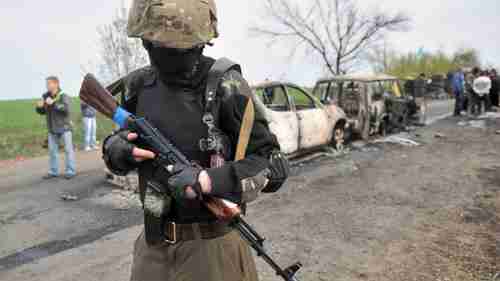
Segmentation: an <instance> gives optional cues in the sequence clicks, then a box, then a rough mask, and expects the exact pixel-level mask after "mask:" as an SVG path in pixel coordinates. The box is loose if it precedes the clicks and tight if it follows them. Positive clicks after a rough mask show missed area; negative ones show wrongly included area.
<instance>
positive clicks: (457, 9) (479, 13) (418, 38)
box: [0, 0, 500, 99]
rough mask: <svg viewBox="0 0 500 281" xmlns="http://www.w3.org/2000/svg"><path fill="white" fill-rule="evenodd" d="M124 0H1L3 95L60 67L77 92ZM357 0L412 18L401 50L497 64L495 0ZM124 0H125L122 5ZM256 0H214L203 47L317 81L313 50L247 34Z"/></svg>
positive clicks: (254, 76) (397, 38)
mask: <svg viewBox="0 0 500 281" xmlns="http://www.w3.org/2000/svg"><path fill="white" fill-rule="evenodd" d="M298 1H309V0H298ZM121 2H122V1H121V0H105V1H103V0H86V1H66V0H45V1H39V0H17V1H1V3H0V44H1V46H2V47H1V48H2V49H1V52H0V62H1V68H0V81H1V82H2V83H1V84H2V87H1V90H0V99H20V98H31V97H38V96H40V95H41V93H42V92H43V91H44V87H45V86H44V83H45V81H44V78H45V77H46V76H48V75H58V76H59V77H60V78H61V80H62V86H63V88H64V89H65V91H66V92H67V93H69V94H71V95H77V94H78V90H79V84H80V82H81V79H82V76H83V73H82V70H81V66H82V65H86V64H88V63H89V61H93V60H95V57H96V50H97V48H96V46H95V45H96V42H97V35H96V28H97V27H98V26H99V25H102V24H105V23H108V22H109V21H110V19H111V18H112V17H113V15H114V13H115V10H116V8H118V7H119V6H120V5H121ZM359 2H360V3H363V6H364V7H365V8H367V9H370V8H379V9H388V10H403V11H405V12H406V13H407V14H408V15H410V16H411V17H412V18H413V24H412V29H411V31H409V32H405V33H397V34H393V35H391V37H390V42H391V44H392V46H393V47H394V48H395V49H396V50H398V51H400V52H407V51H414V50H416V49H417V48H419V47H420V46H423V47H424V48H425V49H426V50H431V51H432V50H435V49H437V48H441V49H444V50H446V51H448V52H451V51H453V50H455V49H457V48H460V47H475V48H478V49H479V50H480V51H481V55H482V58H483V60H484V61H485V63H488V64H493V65H496V66H499V65H500V31H499V26H498V23H499V19H500V17H499V15H500V1H498V0H476V1H459V0H419V1H401V0H362V1H359ZM128 3H129V2H128V1H125V5H126V6H128ZM260 3H262V0H217V4H218V6H219V20H220V24H221V26H220V31H221V38H220V39H218V40H217V41H216V42H215V43H216V44H215V46H214V47H211V48H209V51H208V53H209V54H210V55H213V56H215V57H220V56H227V57H229V58H231V59H233V60H236V61H237V62H239V63H241V64H242V67H243V70H244V74H245V76H246V77H247V79H248V80H249V81H250V82H258V81H261V80H263V79H265V78H270V79H280V80H289V81H293V82H295V83H298V84H302V85H312V84H314V80H315V79H317V78H318V76H321V75H322V73H323V72H322V68H321V66H320V64H319V63H317V62H316V61H315V60H314V59H313V58H307V57H302V56H298V57H295V58H294V59H290V58H289V56H288V51H287V50H286V49H285V48H284V47H285V46H281V47H276V48H269V47H268V45H267V44H266V41H265V40H264V39H263V38H252V37H251V36H250V34H249V32H248V27H249V26H250V25H251V24H252V23H255V22H258V21H259V15H261V14H262V11H261V10H260V8H259V7H260ZM374 5H376V6H374Z"/></svg>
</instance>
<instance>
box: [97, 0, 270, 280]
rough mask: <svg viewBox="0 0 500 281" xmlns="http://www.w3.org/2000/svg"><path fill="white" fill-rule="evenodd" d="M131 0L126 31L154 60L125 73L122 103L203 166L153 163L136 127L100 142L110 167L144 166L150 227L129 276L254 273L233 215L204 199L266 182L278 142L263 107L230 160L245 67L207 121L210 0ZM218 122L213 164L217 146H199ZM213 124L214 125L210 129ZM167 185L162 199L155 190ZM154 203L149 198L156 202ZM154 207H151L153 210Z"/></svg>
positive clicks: (241, 197) (237, 195) (226, 84)
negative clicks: (243, 146)
mask: <svg viewBox="0 0 500 281" xmlns="http://www.w3.org/2000/svg"><path fill="white" fill-rule="evenodd" d="M157 2H158V3H155V4H154V5H151V4H150V3H149V1H147V0H134V1H133V4H132V8H131V10H130V15H129V24H128V34H129V36H130V37H138V38H141V39H142V40H143V45H144V48H145V49H146V50H147V52H148V53H149V57H150V60H151V67H148V68H145V69H143V70H140V71H138V72H135V73H134V74H132V75H131V76H129V77H127V79H126V81H128V82H127V83H128V86H127V88H128V89H129V94H128V95H127V97H126V98H125V99H126V100H125V103H124V104H123V105H122V106H123V107H124V108H125V109H126V110H127V111H129V112H132V113H134V114H135V115H137V116H139V117H145V118H147V119H148V120H149V121H150V122H151V123H152V124H154V125H155V126H156V127H157V128H158V129H159V131H160V133H161V134H163V135H165V136H168V137H169V138H170V139H171V140H172V142H173V143H174V144H175V145H177V146H178V148H179V149H180V150H181V151H182V152H183V153H184V154H185V155H186V156H187V157H188V159H190V160H192V161H194V162H195V163H197V164H198V166H197V167H189V168H186V169H184V170H178V169H177V168H175V167H174V168H173V169H170V170H169V173H167V172H166V171H165V169H164V168H162V167H157V166H155V165H154V164H153V163H152V161H150V159H152V158H154V157H155V155H154V154H153V152H151V151H148V150H144V149H141V148H138V147H136V145H138V144H137V143H136V142H134V140H136V138H137V135H136V134H133V133H130V132H128V131H122V132H119V133H117V134H115V135H112V136H110V137H108V138H107V139H106V141H105V142H104V144H103V145H104V149H103V151H104V159H105V161H106V164H107V166H108V167H109V168H110V170H111V171H113V172H114V173H117V174H126V173H127V172H128V171H130V170H132V169H135V168H138V172H139V183H140V184H139V185H140V192H141V198H142V202H143V205H144V206H145V230H144V232H143V233H142V234H141V235H140V236H139V238H138V239H137V241H136V243H135V250H134V260H133V265H132V276H131V280H132V281H160V280H161V281H174V280H182V281H200V280H203V281H256V280H258V278H257V271H256V267H255V263H254V260H253V256H252V253H251V251H250V248H249V247H248V246H247V245H246V244H245V243H244V241H243V240H242V239H241V237H240V236H239V234H238V233H237V232H235V231H234V230H233V229H232V228H231V227H230V226H229V225H228V224H227V222H224V221H220V220H218V219H217V218H216V217H215V216H214V215H213V214H212V213H211V212H210V211H209V210H208V209H207V208H206V207H205V205H204V203H203V197H206V196H215V197H219V198H226V199H230V200H231V201H232V202H235V203H237V204H245V203H247V202H249V201H252V200H253V199H255V197H253V196H252V194H254V195H255V194H257V193H258V192H259V191H260V190H262V189H263V188H264V187H265V183H266V181H267V174H268V169H269V165H270V161H269V159H270V158H269V157H270V155H271V153H272V151H273V150H275V149H277V148H279V145H278V144H277V142H276V140H275V138H274V137H273V135H272V134H271V133H270V131H269V128H268V124H267V122H266V121H265V119H264V117H263V115H262V113H261V112H259V111H258V110H256V111H255V114H256V115H255V123H254V125H253V129H252V132H251V136H250V140H249V145H248V149H247V153H246V156H245V158H244V159H243V160H239V161H229V160H231V159H233V160H234V151H236V145H237V143H238V136H239V133H240V127H241V126H242V124H243V116H244V115H245V114H244V112H245V108H246V105H247V104H249V101H250V99H251V95H252V93H251V90H250V87H249V86H248V83H247V82H246V80H245V79H244V78H243V77H242V75H241V74H240V72H239V71H236V70H229V71H227V72H225V73H221V74H222V80H221V81H220V84H219V87H218V89H217V90H216V92H215V93H214V92H211V91H207V93H208V94H215V97H214V99H212V98H210V99H209V100H208V101H215V103H212V102H210V104H211V105H215V106H214V108H216V109H217V110H215V112H214V114H213V117H214V118H213V119H206V118H204V116H207V115H206V110H207V108H206V106H207V98H206V96H205V94H206V92H205V90H206V89H205V88H206V85H207V78H208V73H209V70H210V69H211V67H212V66H213V64H214V62H215V61H214V59H212V58H209V57H206V56H203V50H204V48H205V46H206V45H210V44H211V41H212V39H214V38H216V37H218V32H217V12H216V7H215V3H214V1H213V0H159V1H157ZM212 120H213V121H214V122H215V124H212V125H216V127H217V129H218V132H219V133H220V134H219V135H218V136H217V139H219V140H221V142H220V143H222V144H223V148H224V149H223V153H222V155H223V156H224V158H225V160H227V161H226V163H225V164H224V165H223V166H219V167H214V166H212V165H211V159H212V157H213V156H214V154H213V151H209V150H207V148H206V147H205V148H204V147H203V145H201V144H202V143H204V141H203V140H206V139H207V136H209V135H210V134H211V133H210V132H209V130H208V127H209V126H208V125H209V123H212ZM211 132H213V131H211ZM162 189H167V190H170V191H171V193H170V194H169V195H162V196H165V197H162V198H164V199H163V200H162V201H161V202H163V203H161V204H160V206H161V208H159V209H160V210H159V211H157V212H154V213H155V214H154V215H153V214H152V213H153V212H149V211H148V210H150V209H151V208H152V209H155V210H158V208H155V206H158V205H157V204H155V203H151V202H152V201H154V200H153V198H158V197H157V196H154V194H158V190H162ZM151 205H152V206H151ZM148 206H151V208H148Z"/></svg>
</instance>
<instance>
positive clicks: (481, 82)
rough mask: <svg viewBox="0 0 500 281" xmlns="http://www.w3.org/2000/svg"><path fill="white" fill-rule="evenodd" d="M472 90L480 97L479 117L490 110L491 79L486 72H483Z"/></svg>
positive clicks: (475, 81) (475, 80)
mask: <svg viewBox="0 0 500 281" xmlns="http://www.w3.org/2000/svg"><path fill="white" fill-rule="evenodd" d="M472 88H473V89H474V93H475V94H476V95H477V97H478V100H477V101H478V106H479V115H481V114H483V113H485V112H486V111H488V110H489V109H490V90H491V79H490V77H489V76H488V73H487V72H486V71H481V73H480V75H479V77H477V78H476V79H474V83H473V85H472Z"/></svg>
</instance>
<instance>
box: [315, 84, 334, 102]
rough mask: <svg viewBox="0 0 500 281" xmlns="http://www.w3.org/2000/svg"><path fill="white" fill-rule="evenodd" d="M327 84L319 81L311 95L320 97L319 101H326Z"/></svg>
mask: <svg viewBox="0 0 500 281" xmlns="http://www.w3.org/2000/svg"><path fill="white" fill-rule="evenodd" d="M329 84H330V83H328V82H323V83H319V84H318V85H317V86H316V87H315V88H314V93H313V95H314V96H315V97H316V98H318V99H320V100H321V101H328V100H329V97H328V87H329Z"/></svg>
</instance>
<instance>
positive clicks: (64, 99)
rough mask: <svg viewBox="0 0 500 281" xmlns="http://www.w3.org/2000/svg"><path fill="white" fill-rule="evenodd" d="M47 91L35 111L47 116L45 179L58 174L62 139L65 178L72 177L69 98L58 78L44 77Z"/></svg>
mask: <svg viewBox="0 0 500 281" xmlns="http://www.w3.org/2000/svg"><path fill="white" fill-rule="evenodd" d="M46 82H47V92H46V93H45V94H43V96H42V100H41V101H39V102H38V104H37V107H36V111H37V112H38V113H39V114H41V115H45V116H46V118H47V129H48V141H49V155H50V162H49V164H50V170H49V173H48V175H46V176H45V177H44V178H45V179H51V178H55V177H58V176H59V156H58V155H59V143H60V141H61V140H62V141H63V143H64V150H65V164H66V165H65V166H66V171H65V176H64V177H65V178H66V179H72V178H73V177H75V175H76V169H75V152H74V150H73V135H72V132H71V129H72V126H71V118H70V106H69V105H70V98H69V97H68V95H66V94H65V93H64V92H63V91H62V90H61V88H60V86H59V79H58V78H57V77H55V76H50V77H48V78H47V79H46Z"/></svg>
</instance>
